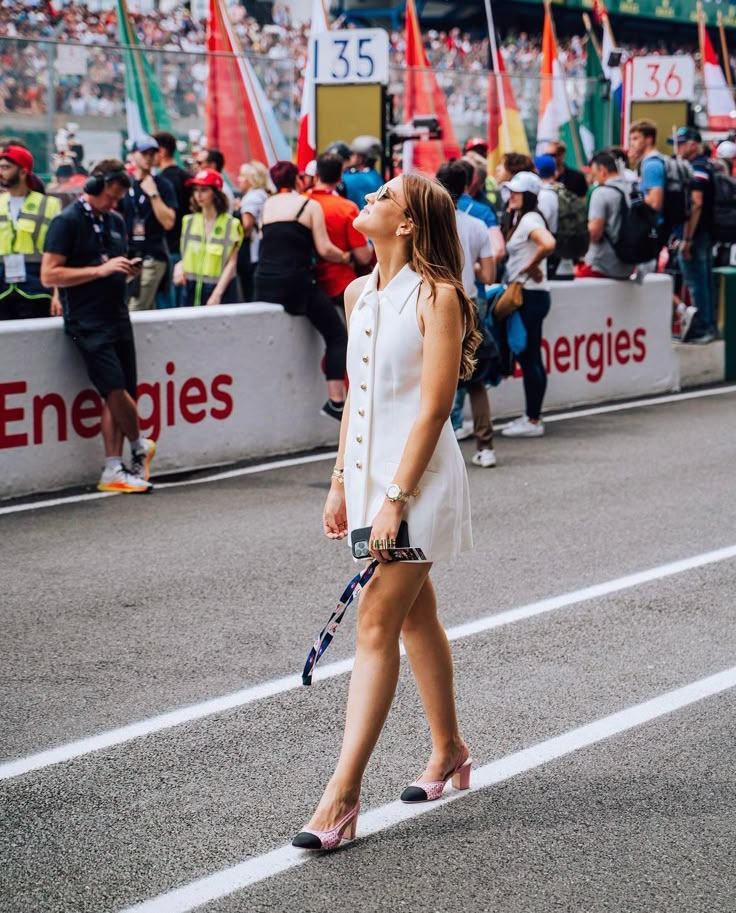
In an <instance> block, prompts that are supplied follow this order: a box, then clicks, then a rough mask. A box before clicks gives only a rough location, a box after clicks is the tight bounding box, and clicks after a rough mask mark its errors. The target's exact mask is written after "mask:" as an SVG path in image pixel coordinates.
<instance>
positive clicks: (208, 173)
mask: <svg viewBox="0 0 736 913" xmlns="http://www.w3.org/2000/svg"><path fill="white" fill-rule="evenodd" d="M222 186H223V181H222V175H221V174H220V172H219V171H215V169H214V168H203V169H202V170H201V171H198V172H197V173H196V174H195V175H194V177H193V178H191V179H190V180H189V181H187V187H215V188H216V189H217V190H222Z"/></svg>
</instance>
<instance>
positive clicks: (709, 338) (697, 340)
mask: <svg viewBox="0 0 736 913" xmlns="http://www.w3.org/2000/svg"><path fill="white" fill-rule="evenodd" d="M715 338H716V337H715V336H714V335H713V334H712V333H703V335H702V336H691V337H690V339H688V342H692V343H693V344H694V345H696V346H705V345H707V344H708V343H709V342H713V340H714V339H715Z"/></svg>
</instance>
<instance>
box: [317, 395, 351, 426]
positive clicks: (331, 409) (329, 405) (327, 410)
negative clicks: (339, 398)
mask: <svg viewBox="0 0 736 913" xmlns="http://www.w3.org/2000/svg"><path fill="white" fill-rule="evenodd" d="M344 406H345V403H335V402H333V401H332V400H331V399H328V400H327V402H326V403H325V404H324V406H322V408H321V409H320V410H319V411H320V414H321V415H326V416H327V418H334V419H336V420H337V421H338V422H340V421H342V411H343V407H344Z"/></svg>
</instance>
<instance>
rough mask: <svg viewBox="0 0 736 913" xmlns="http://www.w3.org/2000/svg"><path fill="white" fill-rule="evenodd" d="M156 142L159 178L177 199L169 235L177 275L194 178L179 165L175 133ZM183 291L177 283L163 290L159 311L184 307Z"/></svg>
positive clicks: (171, 260)
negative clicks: (190, 185) (183, 229)
mask: <svg viewBox="0 0 736 913" xmlns="http://www.w3.org/2000/svg"><path fill="white" fill-rule="evenodd" d="M153 138H154V139H155V140H156V142H157V143H158V152H157V153H156V159H155V161H156V167H157V168H158V169H159V171H158V174H159V176H160V177H162V178H164V179H165V180H167V181H168V182H169V183H170V184H171V186H172V187H173V188H174V194H175V195H176V221H175V222H174V227H173V228H172V229H171V230H170V231H167V232H166V243H167V244H168V247H169V265H170V267H171V272H172V275H173V272H174V267H175V266H176V264H177V263H178V262H179V261H180V260H181V251H180V245H181V223H182V219H183V218H184V216H186V215H188V214H189V213H190V212H191V209H190V204H191V200H192V189H191V187H187V186H186V182H187V181H188V180H189V179H190V178H191V177H192V175H191V174H190V172H188V171H186V170H185V169H184V168H182V167H181V166H180V165H177V163H176V158H175V156H176V137H175V136H174V135H173V134H172V133H155V134H154V136H153ZM182 288H183V286H181V285H174V283H173V282H170V283H169V286H168V288H167V290H166V291H165V292H164V291H161V290H159V293H158V295H157V296H156V307H159V308H173V307H181V295H182Z"/></svg>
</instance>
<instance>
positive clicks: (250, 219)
mask: <svg viewBox="0 0 736 913" xmlns="http://www.w3.org/2000/svg"><path fill="white" fill-rule="evenodd" d="M240 224H241V225H242V226H243V233H244V235H245V237H246V238H250V233H251V232H252V231H253V226H254V225H255V224H256V218H255V216H254V215H253V214H252V213H250V212H241V214H240Z"/></svg>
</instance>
